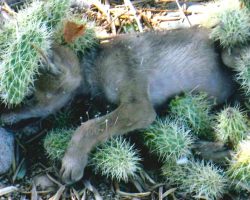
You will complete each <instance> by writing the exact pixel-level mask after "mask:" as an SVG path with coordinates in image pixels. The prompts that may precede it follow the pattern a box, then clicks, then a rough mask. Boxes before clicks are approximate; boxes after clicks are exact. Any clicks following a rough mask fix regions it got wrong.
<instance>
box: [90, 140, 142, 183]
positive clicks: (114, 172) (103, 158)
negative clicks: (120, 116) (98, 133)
mask: <svg viewBox="0 0 250 200" xmlns="http://www.w3.org/2000/svg"><path fill="white" fill-rule="evenodd" d="M140 161H141V158H140V156H139V154H138V152H137V151H136V149H135V148H134V146H133V145H131V144H130V143H129V142H127V141H126V140H125V139H124V138H122V137H120V136H118V137H113V138H111V139H109V140H108V141H106V142H104V143H102V144H101V145H99V146H98V147H97V148H96V150H95V152H94V153H93V155H92V156H91V160H90V163H91V164H90V165H92V166H93V167H94V170H95V172H96V173H101V174H102V175H104V176H106V177H109V178H111V179H115V180H118V181H125V182H127V181H128V180H129V178H132V177H134V176H135V175H136V172H138V171H139V170H140V168H141V166H140V163H139V162H140Z"/></svg>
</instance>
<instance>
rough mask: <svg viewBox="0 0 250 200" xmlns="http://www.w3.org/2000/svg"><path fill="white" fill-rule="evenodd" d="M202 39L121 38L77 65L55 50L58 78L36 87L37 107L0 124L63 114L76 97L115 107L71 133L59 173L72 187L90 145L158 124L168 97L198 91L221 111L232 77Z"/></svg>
mask: <svg viewBox="0 0 250 200" xmlns="http://www.w3.org/2000/svg"><path fill="white" fill-rule="evenodd" d="M208 38H209V31H208V30H206V29H198V28H191V29H182V30H175V31H169V32H159V33H152V32H150V33H143V34H134V35H124V36H119V37H115V38H114V39H113V40H112V41H110V42H109V43H106V44H101V45H100V46H99V47H97V48H96V49H92V51H91V52H89V53H88V54H86V55H85V56H84V57H83V59H82V60H81V62H80V63H81V65H79V63H78V60H77V59H76V56H75V55H74V54H73V52H72V51H70V50H69V49H67V48H65V47H61V46H58V47H55V48H54V49H53V52H54V55H53V56H52V57H55V58H57V59H52V60H50V61H49V63H50V64H53V66H54V67H55V68H58V69H59V72H60V71H61V73H58V74H57V78H54V79H51V80H52V81H51V80H50V81H51V83H50V85H49V86H50V87H48V84H47V82H46V77H47V76H45V78H44V79H41V81H40V80H39V82H40V84H38V85H40V86H42V85H43V84H44V87H42V88H43V89H39V87H38V89H37V90H36V91H35V99H36V101H31V103H30V104H27V105H26V106H25V107H24V109H23V110H22V109H21V110H20V111H18V112H13V113H10V114H7V115H2V117H1V119H2V121H4V122H8V123H9V122H11V123H16V122H18V121H20V120H22V119H24V118H25V119H27V118H29V117H34V116H35V117H39V116H41V117H45V116H47V115H48V114H51V113H53V112H56V111H57V110H58V109H60V108H62V107H63V106H64V105H65V104H66V103H67V102H68V101H69V100H70V98H71V97H73V96H74V94H75V93H76V92H82V93H91V95H92V96H96V95H100V96H101V97H105V98H106V99H107V100H109V101H110V102H112V103H116V104H117V105H118V107H117V109H115V110H114V111H113V112H111V113H109V114H107V115H105V116H102V117H99V118H96V119H91V120H89V121H87V122H85V123H83V124H82V125H81V126H80V127H78V129H77V130H76V131H75V133H74V135H73V137H72V139H71V141H70V143H69V147H68V149H67V152H66V154H65V156H64V158H63V160H62V168H61V175H62V178H63V180H64V181H65V182H66V183H72V182H75V181H77V180H79V179H80V178H81V177H82V176H83V172H84V168H85V166H86V164H87V158H88V152H89V151H90V150H91V149H92V147H93V146H94V145H96V144H97V143H98V142H101V141H103V140H105V139H107V138H109V137H110V136H112V135H118V134H124V133H127V132H129V131H133V130H136V129H140V128H145V127H147V126H148V125H149V124H151V123H152V122H153V121H154V119H155V117H156V114H155V111H154V106H158V105H161V104H162V103H163V102H165V101H166V100H167V99H168V98H170V97H172V96H173V95H175V94H178V93H180V92H183V91H190V90H194V91H204V92H207V93H208V95H209V96H211V97H214V98H216V99H217V102H219V103H221V102H223V101H225V100H226V99H227V98H228V97H229V96H230V95H231V94H232V92H233V83H232V81H231V76H230V74H229V73H228V72H226V71H225V69H223V67H222V66H221V63H220V59H219V56H218V55H217V53H216V52H215V49H214V45H213V43H212V42H211V41H210V40H209V39H208ZM54 71H57V70H54ZM80 71H81V73H80ZM48 97H49V98H48ZM13 116H14V117H13ZM13 119H14V120H13Z"/></svg>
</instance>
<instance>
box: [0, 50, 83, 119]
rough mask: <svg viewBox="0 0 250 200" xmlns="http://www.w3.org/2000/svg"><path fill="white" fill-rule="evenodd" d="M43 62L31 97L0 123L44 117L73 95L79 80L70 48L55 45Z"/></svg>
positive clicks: (75, 62) (5, 116)
mask: <svg viewBox="0 0 250 200" xmlns="http://www.w3.org/2000/svg"><path fill="white" fill-rule="evenodd" d="M44 62H45V68H46V69H45V68H44V69H43V70H42V72H41V74H40V76H39V77H38V79H37V80H36V81H35V90H34V92H33V94H32V95H31V96H30V98H27V99H26V100H25V102H24V103H23V105H22V106H20V107H19V108H18V109H13V110H12V111H11V112H10V113H8V114H2V116H1V121H2V122H3V123H5V124H14V123H17V122H19V121H21V120H25V119H30V118H44V117H47V116H48V115H50V114H52V113H54V112H56V111H57V110H59V109H61V108H62V107H63V106H65V104H67V103H68V102H69V101H70V99H71V98H72V97H73V96H74V94H75V92H76V90H77V88H78V87H79V86H80V84H81V81H82V76H81V73H80V65H79V60H78V58H77V56H76V55H75V53H74V52H73V51H72V50H70V49H69V48H66V47H63V46H59V45H54V47H53V48H52V53H51V56H50V57H49V58H47V59H45V61H44Z"/></svg>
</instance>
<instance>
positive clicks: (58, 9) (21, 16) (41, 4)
mask: <svg viewBox="0 0 250 200" xmlns="http://www.w3.org/2000/svg"><path fill="white" fill-rule="evenodd" d="M69 7H70V0H47V1H40V0H34V1H33V2H32V3H31V4H28V5H26V6H25V7H24V8H23V9H21V10H20V11H19V12H18V13H17V16H16V18H17V20H18V23H19V24H20V25H21V26H25V25H26V23H29V22H31V21H33V22H37V21H41V22H43V23H45V24H46V26H47V27H48V28H49V29H51V28H54V27H55V26H56V25H57V24H58V23H59V22H61V20H62V19H63V17H64V16H65V15H66V11H67V10H68V9H69Z"/></svg>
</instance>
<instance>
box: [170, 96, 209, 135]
mask: <svg viewBox="0 0 250 200" xmlns="http://www.w3.org/2000/svg"><path fill="white" fill-rule="evenodd" d="M169 107H170V112H171V113H172V114H173V115H174V116H175V117H176V118H178V119H179V120H181V121H183V122H184V123H185V124H187V125H188V126H189V127H190V128H191V130H192V133H194V134H196V135H197V136H198V137H201V138H205V139H212V138H213V137H214V136H213V134H212V132H213V131H212V128H211V117H210V115H209V113H210V110H211V107H212V104H211V103H210V102H209V101H208V99H207V95H206V94H204V93H200V94H195V95H193V94H190V93H189V94H185V95H184V96H182V97H178V96H177V97H176V98H175V99H173V100H172V101H171V102H170V106H169Z"/></svg>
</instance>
